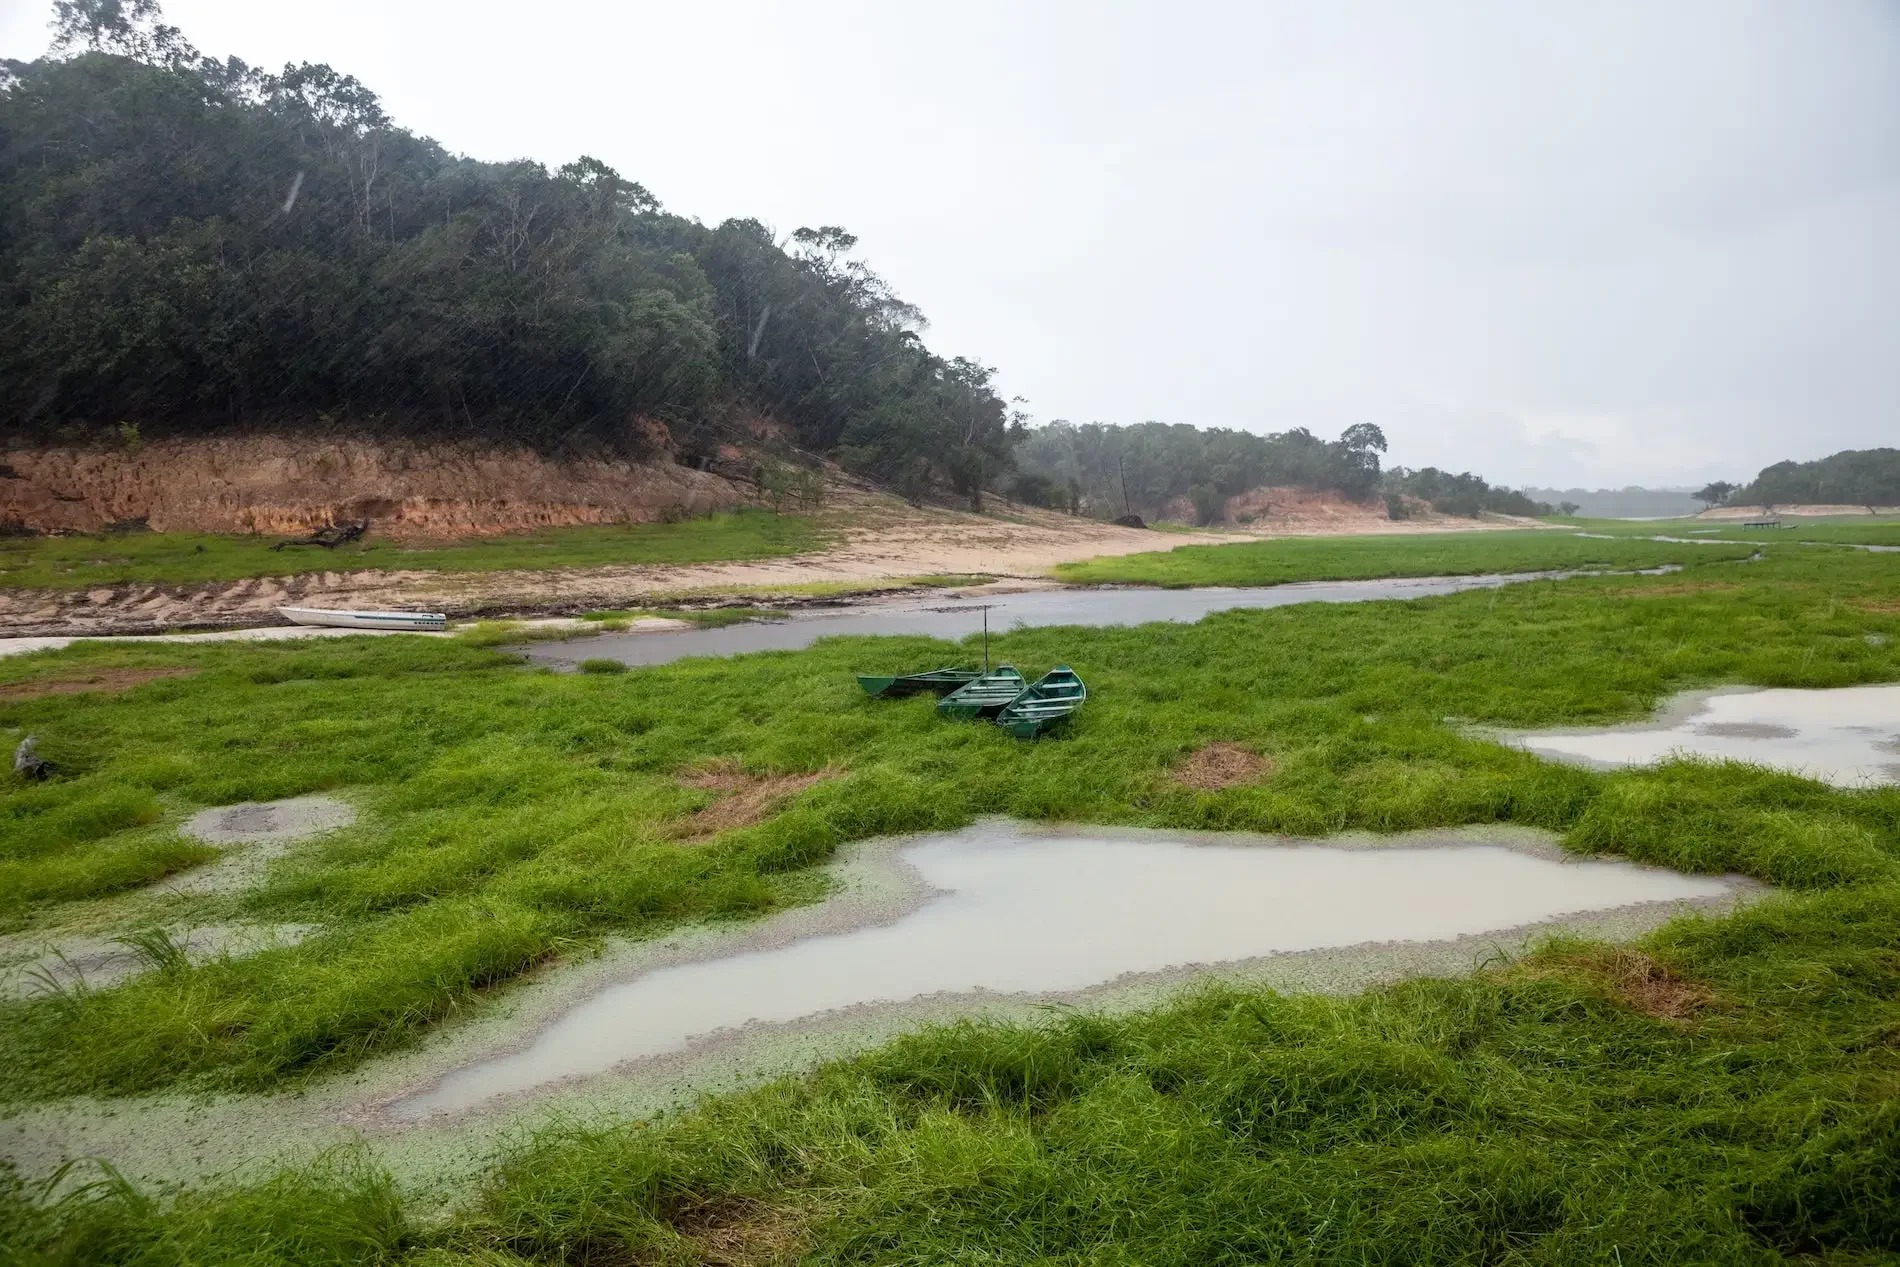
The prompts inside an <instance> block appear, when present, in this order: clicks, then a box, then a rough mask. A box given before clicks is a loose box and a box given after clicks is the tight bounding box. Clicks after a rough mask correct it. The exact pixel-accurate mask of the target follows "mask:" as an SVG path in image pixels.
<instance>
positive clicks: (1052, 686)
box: [858, 664, 1089, 739]
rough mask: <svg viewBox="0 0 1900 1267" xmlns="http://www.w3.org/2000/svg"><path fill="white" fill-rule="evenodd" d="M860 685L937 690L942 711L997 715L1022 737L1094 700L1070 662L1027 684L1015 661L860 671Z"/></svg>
mask: <svg viewBox="0 0 1900 1267" xmlns="http://www.w3.org/2000/svg"><path fill="white" fill-rule="evenodd" d="M858 685H859V686H862V687H863V688H864V692H865V694H867V695H871V696H896V695H917V694H921V693H923V692H924V691H935V692H936V693H937V694H938V695H941V696H943V697H944V698H942V699H940V700H938V701H937V711H938V712H939V713H942V714H943V715H944V716H945V717H950V718H954V719H956V720H959V721H976V720H979V719H992V720H994V721H995V722H996V724H997V725H999V726H1001V727H1002V728H1003V729H1004V730H1007V731H1008V732H1009V733H1010V734H1012V735H1015V736H1016V737H1017V738H1018V739H1034V738H1036V737H1038V736H1039V735H1041V734H1042V733H1043V732H1045V731H1048V730H1052V729H1054V728H1055V727H1056V726H1058V725H1060V724H1061V723H1062V722H1064V721H1066V720H1068V719H1069V718H1070V717H1072V716H1074V714H1075V710H1076V709H1078V708H1080V707H1081V706H1082V704H1083V702H1084V701H1085V700H1087V699H1088V696H1089V692H1088V687H1086V686H1084V685H1083V684H1082V679H1081V678H1079V677H1077V676H1076V674H1075V670H1073V669H1071V668H1070V667H1069V666H1068V665H1066V664H1058V665H1057V666H1056V667H1055V668H1053V669H1051V670H1049V671H1048V672H1047V673H1045V674H1043V675H1042V676H1041V677H1040V678H1038V679H1036V681H1035V682H1034V683H1027V682H1025V681H1024V680H1023V675H1022V674H1021V673H1020V672H1018V671H1017V669H1016V666H1014V665H1011V664H999V665H997V666H996V667H995V668H994V669H987V670H984V671H982V672H980V673H979V672H978V671H977V670H975V669H957V668H944V669H932V670H930V671H929V672H926V673H908V674H872V673H860V674H858Z"/></svg>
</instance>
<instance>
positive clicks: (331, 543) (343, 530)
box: [271, 519, 369, 550]
mask: <svg viewBox="0 0 1900 1267" xmlns="http://www.w3.org/2000/svg"><path fill="white" fill-rule="evenodd" d="M368 531H369V520H367V519H365V520H362V521H360V522H358V523H353V524H330V525H328V526H327V527H323V528H318V529H317V530H316V531H315V532H312V533H311V534H310V535H309V536H307V537H292V538H290V539H288V540H286V541H279V542H278V543H277V544H276V545H274V546H272V547H271V549H273V550H281V549H283V548H284V547H285V546H322V547H323V548H324V549H325V550H334V549H336V548H337V547H338V546H340V545H344V544H346V543H347V542H351V541H356V540H360V539H361V538H362V536H363V534H364V533H366V532H368Z"/></svg>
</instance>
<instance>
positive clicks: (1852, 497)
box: [1731, 449, 1900, 511]
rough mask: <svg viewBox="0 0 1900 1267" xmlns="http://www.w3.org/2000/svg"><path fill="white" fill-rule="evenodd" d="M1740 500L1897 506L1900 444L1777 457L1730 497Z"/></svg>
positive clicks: (1899, 501) (1756, 503)
mask: <svg viewBox="0 0 1900 1267" xmlns="http://www.w3.org/2000/svg"><path fill="white" fill-rule="evenodd" d="M1731 500H1733V501H1735V502H1737V503H1739V504H1741V505H1745V506H1801V505H1809V506H1816V505H1819V506H1829V505H1849V506H1865V507H1866V508H1867V509H1868V510H1870V511H1871V510H1873V509H1874V508H1875V507H1878V506H1900V449H1843V450H1842V451H1841V452H1839V453H1833V454H1829V455H1828V456H1827V457H1824V458H1818V459H1816V460H1815V461H1813V462H1777V463H1775V464H1774V465H1773V466H1769V467H1764V468H1763V469H1762V471H1761V473H1760V474H1759V475H1757V476H1756V477H1755V479H1754V482H1753V483H1750V484H1749V485H1747V486H1746V487H1744V488H1741V489H1738V490H1737V491H1736V492H1735V494H1734V496H1733V498H1732V499H1731Z"/></svg>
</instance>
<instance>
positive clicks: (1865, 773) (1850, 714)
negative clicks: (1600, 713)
mask: <svg viewBox="0 0 1900 1267" xmlns="http://www.w3.org/2000/svg"><path fill="white" fill-rule="evenodd" d="M1511 741H1512V742H1513V743H1516V744H1517V745H1519V746H1520V747H1523V748H1526V749H1528V750H1529V751H1531V752H1535V753H1537V754H1538V755H1540V756H1547V757H1555V758H1557V759H1559V760H1567V761H1575V762H1579V763H1582V764H1586V765H1592V766H1599V767H1609V766H1625V765H1648V764H1650V763H1652V762H1655V761H1660V760H1662V759H1663V758H1665V757H1669V756H1675V755H1689V756H1697V757H1709V758H1713V759H1715V760H1718V761H1749V762H1754V763H1755V764H1757V765H1768V766H1775V767H1777V768H1779V769H1784V770H1789V771H1792V772H1793V773H1796V774H1803V775H1806V776H1808V777H1809V778H1813V779H1819V780H1821V781H1822V782H1825V783H1832V784H1834V785H1835V786H1837V787H1865V786H1869V785H1873V784H1881V783H1900V685H1891V686H1844V687H1835V688H1832V689H1828V690H1791V689H1783V690H1761V691H1757V690H1735V691H1711V692H1702V693H1697V694H1693V695H1687V696H1684V697H1682V698H1681V699H1679V700H1678V701H1677V702H1676V703H1674V704H1673V705H1672V706H1671V707H1670V708H1669V709H1667V710H1666V711H1665V712H1664V713H1663V715H1662V716H1661V717H1659V718H1658V719H1657V720H1655V721H1651V722H1639V723H1636V724H1634V725H1629V726H1612V727H1601V728H1598V729H1595V730H1552V731H1533V732H1529V733H1523V734H1517V735H1514V736H1512V737H1511Z"/></svg>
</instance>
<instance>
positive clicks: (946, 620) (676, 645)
mask: <svg viewBox="0 0 1900 1267" xmlns="http://www.w3.org/2000/svg"><path fill="white" fill-rule="evenodd" d="M1557 575H1560V574H1558V573H1552V572H1526V573H1515V574H1511V575H1501V576H1498V575H1494V576H1443V577H1414V578H1408V579H1400V580H1382V581H1313V582H1298V583H1295V584H1290V585H1270V586H1261V587H1259V588H1250V589H1230V588H1217V587H1204V588H1199V589H1137V588H1121V587H1117V588H1107V589H1059V590H1034V591H1030V592H1027V593H1019V594H996V595H991V596H988V597H985V598H981V599H948V598H928V599H911V600H902V601H895V602H890V603H877V604H871V605H866V606H861V607H848V608H839V609H837V610H832V611H811V612H800V613H798V614H796V615H794V616H792V617H791V618H790V619H788V620H777V621H772V622H770V623H749V624H740V625H728V626H726V627H725V628H723V629H694V630H688V631H685V632H680V633H647V634H621V635H613V634H608V635H604V636H602V637H599V638H588V639H585V640H584V641H580V642H567V643H540V644H536V645H532V646H527V647H522V648H519V649H520V650H521V651H523V652H525V653H526V654H527V655H528V656H529V657H530V658H532V659H534V660H538V661H541V662H542V663H545V664H551V665H555V666H558V667H564V668H565V667H572V666H573V665H575V664H578V663H579V662H580V661H582V660H592V659H608V660H618V661H620V662H621V663H622V664H633V665H648V664H667V663H669V662H671V661H674V660H680V659H684V658H685V657H687V656H726V655H741V654H744V653H746V652H749V651H797V650H801V649H803V648H805V647H809V646H810V645H811V644H812V643H814V642H816V641H818V639H820V638H830V637H833V636H836V635H839V634H873V635H881V634H924V635H927V636H929V637H933V638H948V639H962V638H967V637H969V636H970V635H971V634H978V633H981V632H982V631H983V609H984V607H985V606H987V607H988V608H989V623H990V629H991V631H992V632H995V633H1001V632H1003V631H1005V630H1007V629H1009V628H1011V627H1012V626H1014V625H1019V624H1020V625H1030V626H1041V625H1140V624H1147V623H1149V622H1151V621H1157V620H1167V621H1182V622H1190V623H1191V622H1193V621H1197V620H1199V619H1201V618H1202V617H1203V616H1206V615H1208V614H1209V613H1211V612H1217V611H1228V610H1230V609H1233V608H1238V607H1285V606H1288V605H1290V604H1293V603H1362V602H1369V601H1372V600H1375V599H1382V598H1396V599H1406V598H1425V597H1428V596H1430V595H1433V594H1455V593H1457V592H1459V591H1460V590H1470V589H1493V588H1496V587H1497V586H1500V585H1508V584H1511V583H1512V582H1514V581H1537V580H1546V579H1549V578H1550V577H1553V576H1557Z"/></svg>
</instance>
